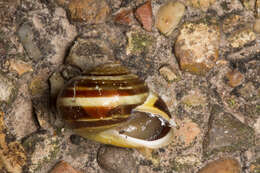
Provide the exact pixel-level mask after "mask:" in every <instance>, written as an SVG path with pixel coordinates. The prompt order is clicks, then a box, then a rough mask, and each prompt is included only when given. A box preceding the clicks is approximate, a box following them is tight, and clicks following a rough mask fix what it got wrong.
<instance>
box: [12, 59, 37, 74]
mask: <svg viewBox="0 0 260 173" xmlns="http://www.w3.org/2000/svg"><path fill="white" fill-rule="evenodd" d="M9 68H10V70H13V71H16V72H17V73H18V74H19V75H22V74H24V73H26V72H30V71H33V69H32V66H31V65H30V64H28V63H25V62H23V61H21V60H15V59H12V60H10V67H9Z"/></svg>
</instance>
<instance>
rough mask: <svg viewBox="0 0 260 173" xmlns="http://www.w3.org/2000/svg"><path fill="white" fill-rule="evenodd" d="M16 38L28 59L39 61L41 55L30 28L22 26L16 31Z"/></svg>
mask: <svg viewBox="0 0 260 173" xmlns="http://www.w3.org/2000/svg"><path fill="white" fill-rule="evenodd" d="M18 36H19V38H20V41H21V42H22V44H23V47H24V49H25V50H26V52H27V54H28V55H29V57H30V58H31V59H33V60H35V61H38V60H40V59H41V57H42V53H41V51H40V49H39V48H38V47H37V45H36V43H35V42H34V32H33V30H32V28H31V26H30V25H28V24H23V25H22V26H21V27H20V28H19V30H18Z"/></svg>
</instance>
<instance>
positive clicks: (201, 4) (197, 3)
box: [190, 0, 216, 12]
mask: <svg viewBox="0 0 260 173" xmlns="http://www.w3.org/2000/svg"><path fill="white" fill-rule="evenodd" d="M215 1H216V0H190V4H191V5H192V6H193V7H195V8H199V9H201V10H202V11H204V12H206V11H207V10H208V8H209V7H210V6H211V5H212V4H214V3H215Z"/></svg>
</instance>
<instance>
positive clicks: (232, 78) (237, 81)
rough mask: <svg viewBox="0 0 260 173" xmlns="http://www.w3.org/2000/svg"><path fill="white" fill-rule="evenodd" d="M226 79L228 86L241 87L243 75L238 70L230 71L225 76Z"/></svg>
mask: <svg viewBox="0 0 260 173" xmlns="http://www.w3.org/2000/svg"><path fill="white" fill-rule="evenodd" d="M226 77H227V79H228V84H229V86H231V87H232V88H234V87H237V86H239V85H241V84H242V83H243V81H244V78H245V77H244V75H243V74H242V73H240V72H239V71H238V70H233V71H230V72H228V73H227V74H226Z"/></svg>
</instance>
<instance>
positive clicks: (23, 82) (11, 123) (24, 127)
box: [5, 75, 37, 140]
mask: <svg viewBox="0 0 260 173" xmlns="http://www.w3.org/2000/svg"><path fill="white" fill-rule="evenodd" d="M30 77H31V76H30V75H28V76H24V77H23V78H21V79H20V81H18V83H17V85H18V86H19V90H18V93H17V99H15V100H14V102H13V104H12V111H11V112H10V113H8V114H6V119H5V121H6V124H7V125H8V126H7V127H6V128H7V129H8V131H9V132H11V133H12V134H13V135H15V137H16V139H17V140H21V139H22V138H24V137H25V136H28V135H30V134H31V133H33V132H35V131H36V130H37V126H36V124H35V119H34V115H33V107H32V101H31V95H30V92H29V88H28V84H27V80H28V78H30ZM28 127H30V128H28Z"/></svg>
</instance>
